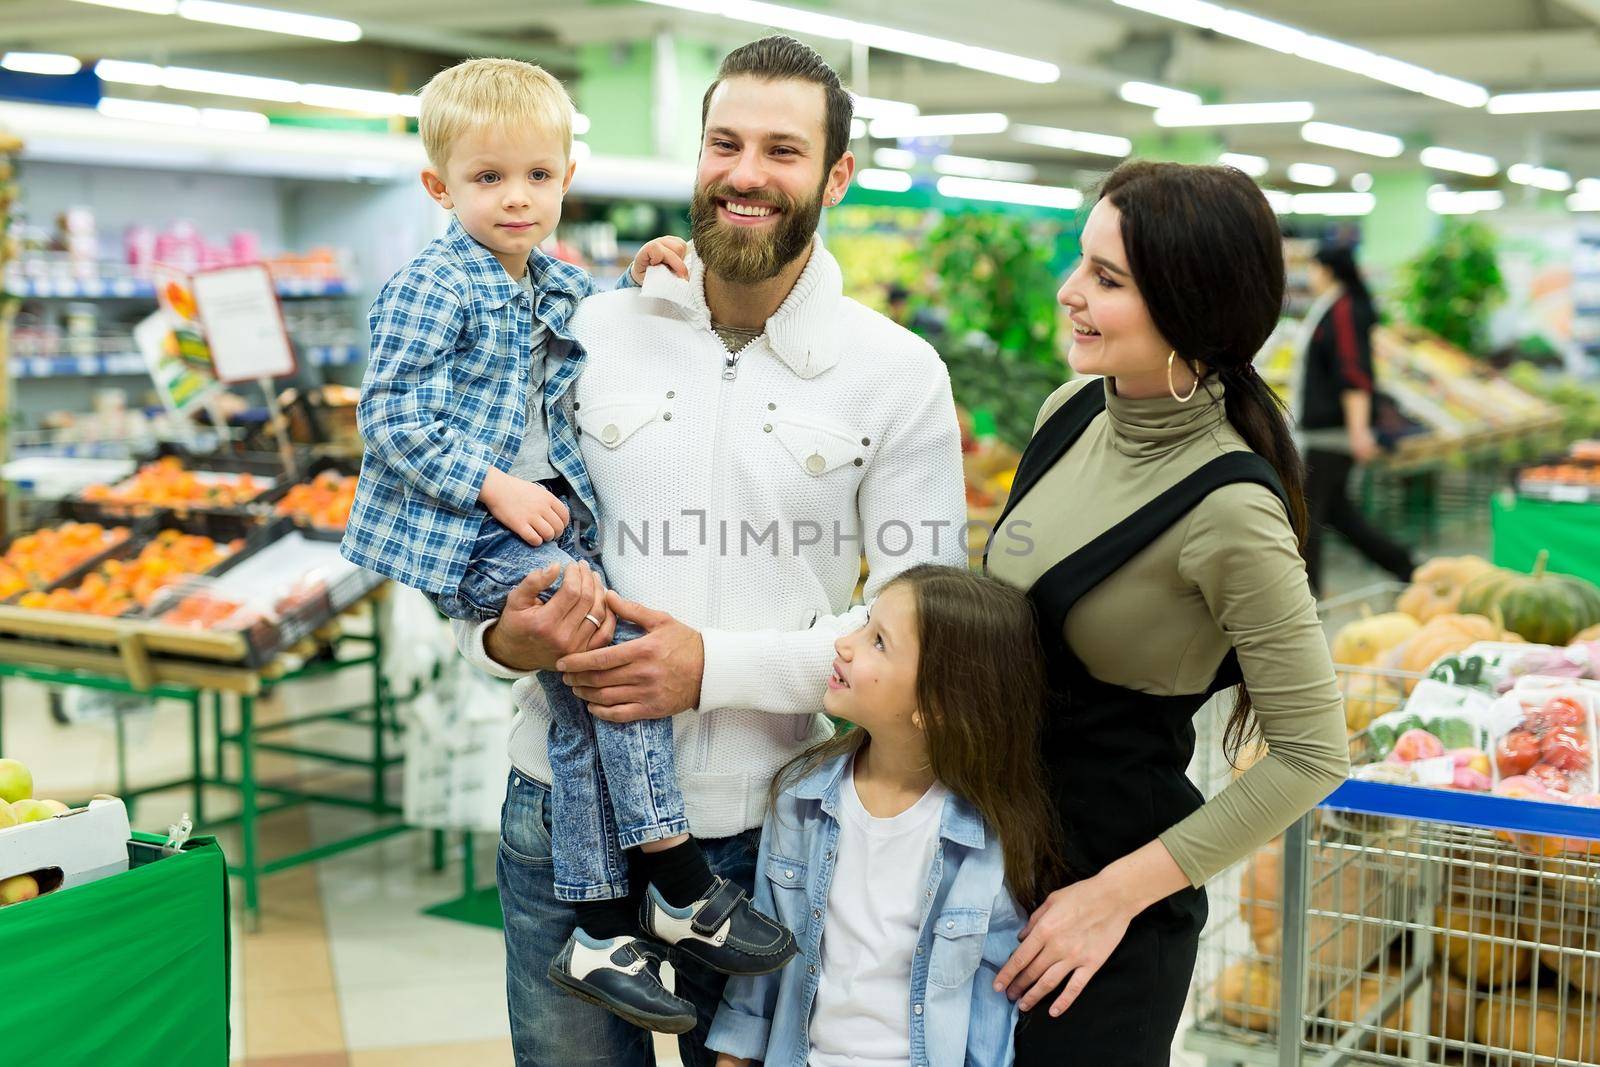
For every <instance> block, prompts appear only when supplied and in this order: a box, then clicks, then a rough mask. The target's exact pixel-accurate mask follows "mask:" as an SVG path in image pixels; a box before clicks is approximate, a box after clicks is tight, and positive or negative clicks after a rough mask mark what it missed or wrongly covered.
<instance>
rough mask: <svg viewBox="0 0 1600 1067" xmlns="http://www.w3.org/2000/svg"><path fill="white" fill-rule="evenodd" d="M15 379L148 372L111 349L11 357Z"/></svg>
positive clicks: (327, 363)
mask: <svg viewBox="0 0 1600 1067" xmlns="http://www.w3.org/2000/svg"><path fill="white" fill-rule="evenodd" d="M300 355H301V357H302V358H304V359H305V360H306V361H307V362H308V363H310V364H311V366H313V367H346V366H349V365H351V364H353V363H358V362H360V360H361V349H360V348H359V347H358V346H356V345H310V346H306V347H302V348H301V349H300ZM11 373H12V376H13V377H15V378H19V379H21V378H100V377H117V376H119V375H120V376H123V377H138V376H142V375H145V374H148V373H149V369H148V368H147V367H146V366H145V362H144V357H143V356H141V355H140V354H139V353H137V352H110V353H106V354H104V355H98V356H13V357H12V358H11Z"/></svg>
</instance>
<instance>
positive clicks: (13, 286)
mask: <svg viewBox="0 0 1600 1067" xmlns="http://www.w3.org/2000/svg"><path fill="white" fill-rule="evenodd" d="M3 288H4V290H5V291H6V292H8V293H12V294H14V295H16V296H20V297H24V298H39V299H49V298H53V299H60V300H103V299H113V300H154V299H155V298H156V287H155V284H154V283H153V282H151V281H149V280H147V279H143V278H28V277H23V276H20V275H15V274H13V275H9V276H7V277H6V279H5V284H4V286H3ZM352 291H353V288H352V286H351V284H350V283H349V282H348V281H345V280H343V279H331V280H330V279H322V278H286V279H283V280H281V281H279V282H278V295H279V296H283V297H300V296H325V297H336V296H349V295H350V294H351V292H352Z"/></svg>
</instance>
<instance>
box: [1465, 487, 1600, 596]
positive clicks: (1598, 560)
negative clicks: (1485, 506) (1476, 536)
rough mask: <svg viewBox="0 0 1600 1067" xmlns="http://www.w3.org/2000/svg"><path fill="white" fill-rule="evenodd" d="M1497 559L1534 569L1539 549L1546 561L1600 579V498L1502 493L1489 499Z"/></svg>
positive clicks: (1560, 570) (1558, 569)
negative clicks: (1555, 499) (1559, 499)
mask: <svg viewBox="0 0 1600 1067" xmlns="http://www.w3.org/2000/svg"><path fill="white" fill-rule="evenodd" d="M1490 513H1491V515H1492V517H1493V528H1494V562H1495V563H1496V564H1497V565H1499V566H1501V567H1508V568H1510V569H1511V570H1515V571H1532V570H1533V564H1534V560H1535V559H1537V558H1538V555H1539V552H1540V551H1541V550H1547V551H1548V552H1549V553H1550V562H1549V564H1548V567H1549V569H1550V570H1551V571H1554V572H1555V573H1557V574H1575V575H1577V576H1578V577H1580V578H1587V579H1589V581H1591V582H1595V583H1600V504H1567V503H1551V502H1549V501H1544V500H1527V499H1525V498H1522V497H1514V496H1511V495H1509V494H1501V495H1499V496H1496V497H1494V499H1493V500H1492V501H1491V502H1490Z"/></svg>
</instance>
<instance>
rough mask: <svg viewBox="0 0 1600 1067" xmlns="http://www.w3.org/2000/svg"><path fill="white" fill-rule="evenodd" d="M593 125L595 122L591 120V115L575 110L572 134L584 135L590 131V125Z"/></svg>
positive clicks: (576, 135) (575, 135)
mask: <svg viewBox="0 0 1600 1067" xmlns="http://www.w3.org/2000/svg"><path fill="white" fill-rule="evenodd" d="M593 125H594V123H592V122H590V121H589V116H588V115H585V114H584V113H583V112H581V111H574V112H573V113H572V136H574V137H582V136H583V135H584V134H586V133H588V132H589V129H590V127H592V126H593Z"/></svg>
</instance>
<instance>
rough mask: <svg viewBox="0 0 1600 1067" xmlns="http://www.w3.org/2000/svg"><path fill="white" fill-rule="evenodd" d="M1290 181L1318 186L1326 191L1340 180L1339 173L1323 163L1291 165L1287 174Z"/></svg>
mask: <svg viewBox="0 0 1600 1067" xmlns="http://www.w3.org/2000/svg"><path fill="white" fill-rule="evenodd" d="M1285 173H1287V174H1288V175H1289V180H1290V181H1292V182H1295V183H1297V184H1299V185H1316V186H1320V187H1321V188H1324V189H1326V188H1327V187H1328V186H1330V185H1332V184H1333V183H1334V182H1336V181H1338V180H1339V172H1338V171H1337V170H1335V169H1334V168H1332V167H1325V166H1323V165H1322V164H1321V163H1291V164H1289V168H1288V170H1287V171H1286V172H1285Z"/></svg>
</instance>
